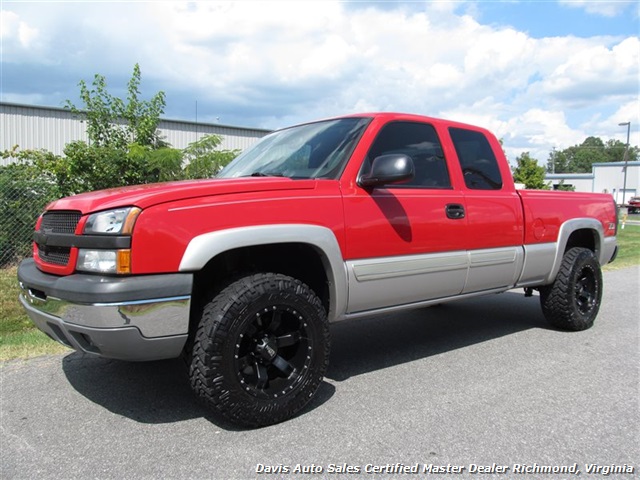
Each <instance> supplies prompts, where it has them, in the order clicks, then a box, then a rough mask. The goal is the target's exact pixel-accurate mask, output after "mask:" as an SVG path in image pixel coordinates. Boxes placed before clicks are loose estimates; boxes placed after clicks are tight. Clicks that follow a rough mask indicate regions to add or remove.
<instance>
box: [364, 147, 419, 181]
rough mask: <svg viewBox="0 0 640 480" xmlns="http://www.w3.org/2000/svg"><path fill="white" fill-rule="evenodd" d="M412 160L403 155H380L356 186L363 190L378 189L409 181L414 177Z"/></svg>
mask: <svg viewBox="0 0 640 480" xmlns="http://www.w3.org/2000/svg"><path fill="white" fill-rule="evenodd" d="M414 172H415V169H414V166H413V160H411V157H409V156H408V155H405V154H403V153H390V154H388V155H380V156H379V157H376V158H374V159H373V164H372V166H371V171H370V172H369V173H367V174H365V175H362V176H361V177H360V178H359V180H358V185H359V186H361V187H363V188H372V187H378V186H381V185H386V184H389V183H399V182H404V181H406V180H410V179H412V178H413V176H414Z"/></svg>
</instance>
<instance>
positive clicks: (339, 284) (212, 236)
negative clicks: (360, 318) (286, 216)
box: [179, 224, 348, 321]
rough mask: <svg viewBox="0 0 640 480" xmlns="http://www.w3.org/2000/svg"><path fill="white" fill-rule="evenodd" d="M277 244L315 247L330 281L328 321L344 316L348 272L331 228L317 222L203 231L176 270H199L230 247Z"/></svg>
mask: <svg viewBox="0 0 640 480" xmlns="http://www.w3.org/2000/svg"><path fill="white" fill-rule="evenodd" d="M278 243H304V244H307V245H311V246H313V247H315V248H316V249H317V250H318V252H319V253H320V255H321V258H322V263H323V265H324V268H325V271H326V273H327V278H328V280H329V292H330V307H329V312H328V315H329V321H334V320H337V319H339V318H342V317H343V316H344V313H345V312H346V309H347V298H348V283H347V271H346V266H345V263H344V260H343V258H342V251H341V250H340V246H339V245H338V240H337V239H336V236H335V235H334V233H333V231H332V230H331V229H329V228H327V227H322V226H319V225H305V224H283V225H256V226H249V227H240V228H231V229H228V230H219V231H215V232H209V233H204V234H202V235H198V236H197V237H194V238H193V239H191V241H190V242H189V245H187V248H186V250H185V251H184V254H183V255H182V260H181V261H180V267H179V270H180V271H181V272H193V271H198V270H200V269H202V268H203V267H204V266H205V265H206V264H207V263H208V262H209V260H211V259H212V258H214V257H216V256H217V255H220V254H221V253H224V252H226V251H229V250H233V249H236V248H242V247H252V246H258V245H269V244H278Z"/></svg>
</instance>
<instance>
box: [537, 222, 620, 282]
mask: <svg viewBox="0 0 640 480" xmlns="http://www.w3.org/2000/svg"><path fill="white" fill-rule="evenodd" d="M577 230H592V231H593V232H594V233H595V237H594V238H595V255H596V258H597V259H598V261H599V262H600V265H604V264H606V263H607V262H609V259H610V258H611V254H612V251H610V248H609V247H610V244H611V242H607V245H606V247H607V248H603V246H605V239H604V228H603V227H602V224H601V223H600V222H599V221H598V220H596V219H594V218H574V219H571V220H567V221H566V222H564V223H563V224H562V226H561V227H560V232H558V241H557V242H556V254H555V259H554V261H553V266H552V267H551V271H550V272H549V275H548V276H547V278H546V279H545V283H551V282H553V281H554V280H555V278H556V275H557V274H558V271H559V270H560V265H561V264H562V258H563V257H564V251H565V248H566V246H567V243H568V242H569V237H570V236H571V234H572V233H573V232H575V231H577ZM614 238H615V237H614ZM613 247H615V242H613ZM607 255H608V256H607Z"/></svg>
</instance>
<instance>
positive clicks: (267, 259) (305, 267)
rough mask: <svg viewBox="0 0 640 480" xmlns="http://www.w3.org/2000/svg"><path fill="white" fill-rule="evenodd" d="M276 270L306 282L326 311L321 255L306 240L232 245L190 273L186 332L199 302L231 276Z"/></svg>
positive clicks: (200, 305)
mask: <svg viewBox="0 0 640 480" xmlns="http://www.w3.org/2000/svg"><path fill="white" fill-rule="evenodd" d="M260 272H270V273H280V274H283V275H287V276H289V277H293V278H296V279H298V280H300V281H301V282H303V283H305V284H307V285H308V286H309V287H310V288H311V289H312V290H313V291H314V293H315V294H316V295H317V296H318V298H320V301H321V302H322V305H323V307H324V309H325V311H327V312H328V311H329V304H330V293H329V281H328V278H327V273H326V271H325V267H324V262H323V255H322V253H321V252H320V251H319V250H318V249H317V248H316V247H314V246H312V245H309V244H306V243H282V244H269V245H256V246H251V247H242V248H236V249H233V250H228V251H226V252H223V253H221V254H220V255H217V256H216V257H214V258H212V259H211V260H209V262H208V263H207V264H206V265H205V266H204V268H202V269H201V270H200V271H199V272H196V273H195V275H194V282H193V292H192V297H191V299H192V301H191V315H190V325H189V335H190V336H191V335H193V332H194V331H195V329H196V328H197V325H196V324H195V323H197V321H198V319H199V318H200V312H201V310H202V308H203V306H204V305H205V304H206V303H207V302H208V301H209V300H211V299H212V298H213V297H214V296H215V295H216V294H217V293H218V292H220V291H221V290H222V289H224V288H225V287H226V286H228V285H229V284H230V283H231V282H233V281H234V280H237V279H238V278H241V277H245V276H247V275H250V274H253V273H260Z"/></svg>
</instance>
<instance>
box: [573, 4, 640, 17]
mask: <svg viewBox="0 0 640 480" xmlns="http://www.w3.org/2000/svg"><path fill="white" fill-rule="evenodd" d="M560 4H561V5H565V6H567V7H571V8H583V9H584V10H585V11H586V12H587V13H590V14H593V15H602V16H604V17H615V16H617V15H620V14H622V13H623V12H624V11H625V10H626V9H627V7H628V6H629V5H633V4H636V8H637V3H636V2H635V1H633V0H628V1H625V0H607V1H596V0H560Z"/></svg>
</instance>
